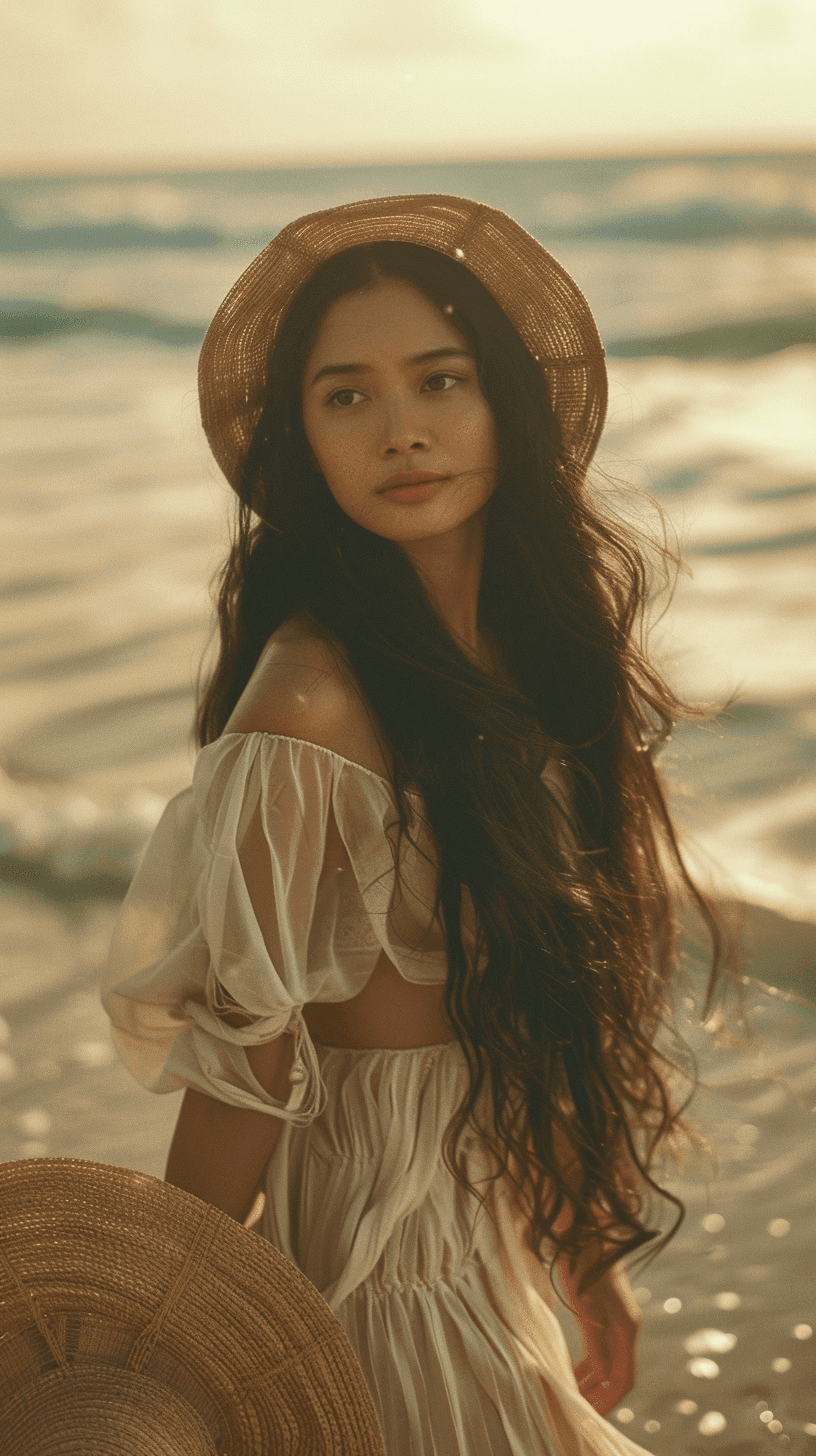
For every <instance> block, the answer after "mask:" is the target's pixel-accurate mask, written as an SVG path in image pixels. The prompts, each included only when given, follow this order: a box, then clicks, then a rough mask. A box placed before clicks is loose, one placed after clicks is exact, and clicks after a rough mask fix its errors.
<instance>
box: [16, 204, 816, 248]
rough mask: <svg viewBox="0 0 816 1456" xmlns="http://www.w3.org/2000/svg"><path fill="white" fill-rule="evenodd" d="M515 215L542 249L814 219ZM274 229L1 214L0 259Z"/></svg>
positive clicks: (685, 212)
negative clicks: (29, 219)
mask: <svg viewBox="0 0 816 1456" xmlns="http://www.w3.org/2000/svg"><path fill="white" fill-rule="evenodd" d="M502 201H503V200H502ZM500 205H501V204H500ZM505 205H507V204H505ZM515 211H516V212H517V214H518V217H519V220H520V221H521V222H522V223H523V225H524V226H525V227H527V228H528V229H529V230H530V231H531V232H533V233H535V234H536V236H538V237H540V238H541V240H542V241H543V242H544V243H552V242H556V241H558V240H564V241H570V240H574V239H585V240H597V241H600V240H604V239H607V240H609V241H610V242H614V241H615V240H616V239H618V240H620V241H626V242H637V241H643V242H644V243H661V242H664V243H695V242H697V243H705V242H712V243H715V242H722V241H725V240H726V239H729V238H731V239H737V238H751V239H753V240H755V241H762V240H766V241H767V240H771V239H778V238H812V237H816V213H815V212H813V211H811V210H810V209H809V208H808V207H806V206H798V205H796V204H789V205H786V206H776V207H773V206H771V207H769V206H762V205H761V204H758V203H754V202H751V201H750V200H748V199H745V198H739V199H729V198H727V197H721V198H701V199H689V201H688V202H687V203H686V202H684V203H683V204H682V205H678V204H677V203H676V202H671V203H667V204H666V205H665V206H663V207H660V206H657V207H649V206H645V207H643V206H641V207H635V208H630V209H619V208H617V207H615V206H614V204H613V205H612V206H610V208H609V209H608V211H606V212H605V213H604V212H603V211H601V212H599V211H598V210H597V203H595V204H594V205H593V203H592V202H591V201H589V200H588V199H586V200H584V203H583V205H581V204H580V203H579V204H578V205H577V206H576V210H575V215H574V217H571V218H570V219H569V220H565V219H564V218H563V217H557V216H552V215H548V208H547V205H546V201H545V204H544V206H543V208H542V210H540V211H535V212H530V213H528V211H527V208H526V207H525V204H524V202H523V201H521V204H520V206H516V209H515ZM279 229H280V222H279V220H278V222H277V224H275V223H273V222H272V219H271V218H270V223H269V226H268V227H267V226H264V225H263V223H262V222H261V221H260V220H259V221H258V222H256V223H255V224H254V225H250V226H249V227H247V226H244V227H240V226H239V227H234V226H233V227H231V226H230V225H229V220H228V217H225V220H224V223H223V224H222V223H220V222H216V224H215V225H213V224H212V223H195V222H190V223H185V224H183V225H182V226H178V227H160V226H157V225H156V224H155V223H150V222H142V221H141V220H139V219H138V218H134V217H122V218H118V219H116V220H115V221H99V222H96V221H93V220H92V219H83V220H82V221H80V222H73V221H66V222H50V223H47V224H42V225H39V226H35V225H28V226H21V225H20V224H19V223H18V222H17V221H15V219H14V218H13V217H12V216H11V215H10V213H9V212H8V210H7V209H5V208H2V207H0V253H18V254H19V253H40V252H53V251H58V252H99V251H105V250H107V251H120V250H125V249H137V250H139V251H144V250H145V249H147V250H151V251H155V250H157V249H168V250H176V249H191V250H194V249H202V248H207V249H210V248H218V247H225V246H226V247H234V246H235V244H236V243H241V244H253V245H255V246H258V245H260V244H262V243H266V242H268V241H269V239H270V238H271V237H274V236H275V234H276V233H277V232H278V231H279Z"/></svg>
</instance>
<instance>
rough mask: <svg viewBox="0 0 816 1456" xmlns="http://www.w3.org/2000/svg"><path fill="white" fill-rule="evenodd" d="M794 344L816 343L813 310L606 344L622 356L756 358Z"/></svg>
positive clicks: (631, 357)
mask: <svg viewBox="0 0 816 1456" xmlns="http://www.w3.org/2000/svg"><path fill="white" fill-rule="evenodd" d="M796 344H816V309H807V310H803V311H802V312H801V313H795V314H775V315H772V316H771V317H768V318H756V319H735V320H731V321H729V322H726V323H718V324H708V325H706V327H704V328H699V329H688V330H684V331H682V332H680V331H678V332H675V333H665V334H647V335H638V334H635V335H632V336H630V337H629V338H623V339H613V340H612V341H610V342H608V343H607V346H606V348H607V353H608V354H611V355H614V356H617V357H618V358H621V359H641V358H644V357H646V356H648V355H666V356H670V357H673V358H676V359H691V360H694V359H757V358H760V357H761V356H763V355H765V354H776V353H778V352H779V350H781V349H789V348H791V347H792V346H793V345H796Z"/></svg>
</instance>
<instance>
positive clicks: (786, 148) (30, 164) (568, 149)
mask: <svg viewBox="0 0 816 1456" xmlns="http://www.w3.org/2000/svg"><path fill="white" fill-rule="evenodd" d="M811 153H813V154H816V133H810V134H807V135H806V134H804V133H800V134H798V135H793V134H790V135H789V136H788V137H787V138H780V137H775V138H774V137H769V136H765V137H756V136H755V137H742V138H734V137H731V138H727V139H726V138H721V137H720V138H718V137H714V138H711V139H709V140H706V141H701V140H700V138H694V137H690V136H687V137H685V138H681V137H677V136H675V137H673V138H666V139H665V141H663V142H658V141H657V140H655V141H648V142H647V141H642V142H637V141H634V140H628V141H627V140H626V139H624V138H618V139H615V140H612V141H610V140H608V139H604V140H603V142H601V141H599V140H596V141H594V142H593V141H591V140H589V139H588V140H587V142H586V143H585V144H584V145H581V143H580V142H577V141H576V142H565V143H563V144H553V143H550V144H549V145H548V144H544V143H540V144H539V143H536V144H533V143H530V144H528V145H525V144H523V143H519V144H518V145H517V146H507V147H500V148H493V149H486V148H482V149H473V150H467V149H462V148H458V149H457V148H451V149H450V150H447V149H446V150H442V149H435V150H433V151H430V150H424V151H423V150H421V149H420V150H417V151H414V152H412V153H409V152H407V151H406V150H405V149H402V148H394V149H393V150H388V151H372V150H369V151H364V150H363V149H360V150H359V151H354V150H352V149H350V148H347V149H345V150H344V151H343V152H334V153H332V152H331V151H317V150H314V151H311V152H309V153H301V154H299V155H295V154H292V153H288V154H285V155H284V154H278V155H277V156H274V155H272V154H270V153H268V152H267V153H263V152H260V151H259V152H254V153H248V152H244V153H238V152H234V153H232V154H231V156H228V155H224V156H222V157H211V158H209V159H204V158H202V157H201V156H197V155H195V156H194V155H192V154H190V153H187V154H185V155H182V154H177V155H176V156H173V157H160V156H157V155H155V154H153V155H152V156H151V157H148V156H143V157H141V158H137V157H135V156H133V155H130V156H124V157H122V158H121V159H120V160H116V159H114V158H111V157H101V156H100V157H97V158H88V159H85V160H80V159H78V158H72V159H69V158H67V157H66V158H63V159H59V158H56V159H55V160H54V161H52V162H48V163H45V162H37V161H35V159H33V158H32V159H30V160H29V161H27V162H26V161H21V162H19V163H14V162H11V161H9V162H8V163H5V164H4V163H3V161H2V160H0V181H15V180H17V181H25V180H29V179H31V180H33V179H35V178H42V179H43V180H45V179H53V180H58V179H60V178H64V179H66V180H68V179H71V178H87V177H105V176H117V177H121V176H123V175H132V176H139V175H143V174H150V175H151V176H155V175H156V174H159V173H165V174H172V173H177V172H187V173H195V172H199V173H203V174H207V173H213V172H263V171H269V172H277V171H279V172H296V171H319V170H321V169H331V170H342V169H343V168H346V169H348V170H352V169H354V168H357V167H412V166H415V167H421V166H461V165H462V164H466V163H475V164H477V165H478V164H479V163H486V164H489V163H497V162H507V163H512V162H550V161H553V162H555V161H565V162H569V161H574V162H579V161H587V162H591V161H606V160H609V161H626V160H629V159H632V160H637V159H638V158H642V159H644V160H646V159H649V158H652V159H654V160H659V159H662V158H671V157H677V158H680V157H712V158H715V157H716V158H721V157H722V158H728V157H784V156H807V155H810V154H811Z"/></svg>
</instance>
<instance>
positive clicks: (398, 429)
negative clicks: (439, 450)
mask: <svg viewBox="0 0 816 1456" xmlns="http://www.w3.org/2000/svg"><path fill="white" fill-rule="evenodd" d="M430 443H431V440H430V432H429V431H428V429H427V427H426V426H425V425H424V424H423V423H422V421H421V420H419V419H417V416H416V409H415V407H413V402H412V401H406V400H394V401H392V402H391V403H390V404H389V406H388V409H387V412H386V419H385V424H384V428H383V446H384V450H385V454H386V455H405V454H406V453H407V452H408V451H412V452H416V451H417V450H424V449H426V448H427V447H428V445H430Z"/></svg>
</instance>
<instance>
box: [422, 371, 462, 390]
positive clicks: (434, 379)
mask: <svg viewBox="0 0 816 1456" xmlns="http://www.w3.org/2000/svg"><path fill="white" fill-rule="evenodd" d="M446 379H450V380H451V381H452V382H453V383H454V384H457V383H458V381H459V375H458V374H432V375H431V376H430V378H429V379H426V380H425V383H426V385H427V386H428V387H429V388H430V390H431V393H432V394H444V393H445V391H446V388H447V386H446V385H445V383H444V381H445V380H446ZM440 380H441V381H442V388H441V389H439V388H437V387H436V386H437V384H438V382H439V381H440Z"/></svg>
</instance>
